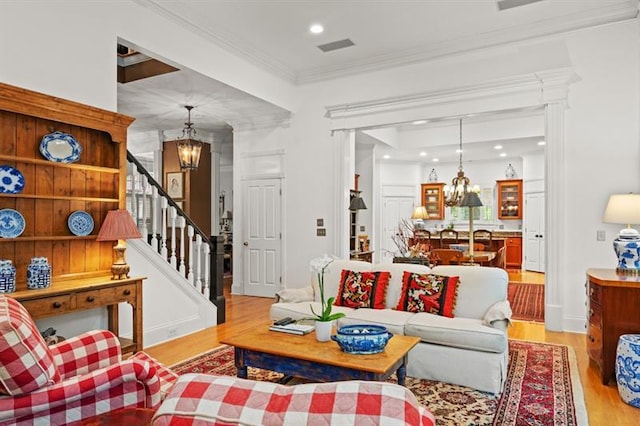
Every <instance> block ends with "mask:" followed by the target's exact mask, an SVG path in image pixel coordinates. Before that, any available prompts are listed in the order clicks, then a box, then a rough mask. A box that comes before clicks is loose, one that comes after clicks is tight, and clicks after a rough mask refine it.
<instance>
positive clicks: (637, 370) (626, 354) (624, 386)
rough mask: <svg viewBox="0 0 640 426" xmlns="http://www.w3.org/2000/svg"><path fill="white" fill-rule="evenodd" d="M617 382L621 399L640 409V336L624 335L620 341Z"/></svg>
mask: <svg viewBox="0 0 640 426" xmlns="http://www.w3.org/2000/svg"><path fill="white" fill-rule="evenodd" d="M616 382H617V383H618V393H619V394H620V398H622V400H623V401H624V402H626V403H627V404H629V405H631V406H633V407H636V408H640V334H623V335H622V336H620V338H619V339H618V348H617V351H616Z"/></svg>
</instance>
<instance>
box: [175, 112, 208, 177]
mask: <svg viewBox="0 0 640 426" xmlns="http://www.w3.org/2000/svg"><path fill="white" fill-rule="evenodd" d="M185 108H186V109H187V111H188V116H187V122H186V123H184V124H185V127H184V129H182V138H181V139H178V142H177V147H178V160H179V161H180V170H194V171H195V170H198V165H199V164H200V152H201V151H202V142H200V141H199V140H197V139H195V137H196V129H194V128H193V127H192V126H193V123H192V122H191V110H192V109H193V107H192V106H191V105H185Z"/></svg>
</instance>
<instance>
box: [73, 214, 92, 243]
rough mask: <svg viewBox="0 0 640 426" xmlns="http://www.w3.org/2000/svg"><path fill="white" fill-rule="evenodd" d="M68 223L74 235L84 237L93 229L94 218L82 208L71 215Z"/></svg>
mask: <svg viewBox="0 0 640 426" xmlns="http://www.w3.org/2000/svg"><path fill="white" fill-rule="evenodd" d="M67 225H68V226H69V230H70V231H71V233H72V234H73V235H77V236H79V237H84V236H85V235H89V234H91V232H92V231H93V218H92V217H91V215H90V214H89V213H87V212H85V211H82V210H76V211H75V212H73V213H71V214H70V215H69V218H68V219H67Z"/></svg>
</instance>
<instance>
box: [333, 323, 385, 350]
mask: <svg viewBox="0 0 640 426" xmlns="http://www.w3.org/2000/svg"><path fill="white" fill-rule="evenodd" d="M392 337H393V334H392V333H389V331H388V330H387V328H386V327H383V326H381V325H369V324H354V325H345V326H343V327H340V328H339V329H338V334H334V335H333V336H331V340H333V341H335V342H338V345H339V346H340V348H341V349H342V350H343V351H345V352H346V353H350V354H358V355H367V354H377V353H380V352H382V351H384V348H385V346H387V343H388V342H389V339H391V338H392Z"/></svg>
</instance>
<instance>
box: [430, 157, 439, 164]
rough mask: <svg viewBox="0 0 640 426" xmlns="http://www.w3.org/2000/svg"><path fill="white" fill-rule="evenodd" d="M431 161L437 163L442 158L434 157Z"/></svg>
mask: <svg viewBox="0 0 640 426" xmlns="http://www.w3.org/2000/svg"><path fill="white" fill-rule="evenodd" d="M431 161H433V162H434V163H437V162H438V161H440V159H439V158H434V159H433V160H431Z"/></svg>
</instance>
